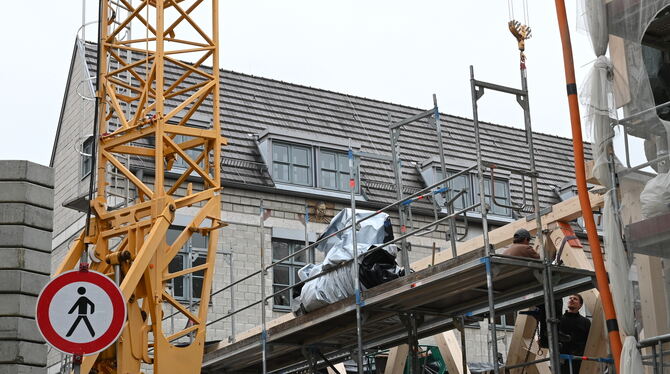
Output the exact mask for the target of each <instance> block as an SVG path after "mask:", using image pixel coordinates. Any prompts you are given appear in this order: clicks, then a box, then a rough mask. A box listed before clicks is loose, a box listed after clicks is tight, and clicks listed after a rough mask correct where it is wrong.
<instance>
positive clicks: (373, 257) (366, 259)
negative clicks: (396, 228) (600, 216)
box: [293, 209, 405, 315]
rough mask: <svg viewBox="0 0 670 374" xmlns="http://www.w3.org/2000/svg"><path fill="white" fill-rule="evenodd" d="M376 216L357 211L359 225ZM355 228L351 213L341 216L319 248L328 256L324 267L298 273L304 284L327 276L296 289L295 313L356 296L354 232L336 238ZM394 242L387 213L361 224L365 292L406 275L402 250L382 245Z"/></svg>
mask: <svg viewBox="0 0 670 374" xmlns="http://www.w3.org/2000/svg"><path fill="white" fill-rule="evenodd" d="M374 213H375V212H372V211H365V210H356V222H359V221H361V220H363V219H364V218H366V217H369V216H371V215H372V214H374ZM350 224H351V209H344V210H342V211H341V212H340V213H338V214H337V215H336V216H335V217H333V220H332V221H331V223H330V225H329V226H328V227H327V228H326V230H325V232H324V233H323V234H322V235H321V237H320V238H319V239H322V238H327V237H329V236H331V235H332V237H330V238H329V239H327V240H325V241H324V242H322V243H320V244H319V245H318V246H317V247H316V248H317V249H318V250H319V251H321V252H323V253H325V254H326V255H325V258H324V260H323V261H322V262H321V263H320V264H308V265H306V266H304V267H303V268H302V269H300V271H299V272H298V276H299V277H300V280H301V281H302V280H305V279H308V278H311V277H314V276H316V275H317V274H321V273H324V274H323V275H321V276H320V277H318V278H316V279H312V280H310V281H308V282H307V283H305V284H304V285H303V287H302V289H296V290H295V291H294V292H295V293H296V294H297V296H296V297H295V298H294V303H293V312H294V313H295V314H298V315H299V314H304V313H307V312H311V311H313V310H316V309H319V308H321V307H324V306H326V305H329V304H332V303H334V302H336V301H339V300H342V299H345V298H347V297H349V296H351V295H353V294H354V273H353V269H354V267H353V262H352V260H353V259H354V253H353V240H352V231H351V230H345V231H343V232H341V233H339V234H336V235H333V234H334V233H336V232H338V231H340V230H341V229H343V228H344V227H346V226H347V225H350ZM390 240H393V229H392V227H391V220H390V218H389V216H388V214H386V213H380V214H377V215H376V216H374V217H371V218H369V219H367V220H365V221H363V222H360V224H357V230H356V243H357V246H356V247H357V248H358V263H359V277H360V282H361V289H362V290H365V289H369V288H372V287H374V286H377V285H379V284H382V283H385V282H388V281H390V280H392V279H396V278H398V277H400V276H403V275H404V274H405V271H404V269H403V268H401V267H400V266H398V264H397V263H396V261H395V258H396V254H397V251H398V248H397V247H396V246H395V245H388V246H385V247H383V248H379V246H381V244H383V243H385V242H388V241H390Z"/></svg>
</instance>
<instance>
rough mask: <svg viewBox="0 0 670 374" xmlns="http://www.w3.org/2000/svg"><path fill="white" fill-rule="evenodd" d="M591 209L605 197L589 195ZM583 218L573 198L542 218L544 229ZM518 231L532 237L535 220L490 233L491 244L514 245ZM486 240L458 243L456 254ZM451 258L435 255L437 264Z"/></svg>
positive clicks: (416, 266)
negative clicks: (527, 233)
mask: <svg viewBox="0 0 670 374" xmlns="http://www.w3.org/2000/svg"><path fill="white" fill-rule="evenodd" d="M589 197H590V199H591V207H592V208H596V207H601V206H602V205H603V203H604V197H603V195H597V194H593V193H589ZM581 216H582V210H581V207H580V205H579V198H578V197H577V196H575V197H572V198H570V199H568V200H566V201H563V202H560V203H558V204H556V205H554V206H553V207H552V211H551V212H549V213H547V214H545V215H543V216H542V227H543V228H548V227H549V226H550V225H552V224H553V223H554V222H557V221H566V222H567V221H572V220H575V219H577V218H579V217H581ZM518 229H526V230H528V231H529V232H530V233H531V235H534V234H535V232H536V231H537V224H536V223H535V220H530V221H526V219H525V218H522V219H520V220H517V221H514V222H512V223H509V224H507V225H505V226H502V227H499V228H497V229H495V230H492V231H490V232H489V243H490V244H492V245H493V246H494V247H495V248H500V247H503V246H506V245H509V244H511V243H512V238H513V237H514V232H515V231H516V230H518ZM483 246H484V239H483V238H482V237H481V236H480V237H477V238H473V239H470V240H468V241H466V242H462V243H458V245H457V246H456V253H457V254H458V255H459V256H460V255H462V254H464V253H467V252H470V251H472V250H474V249H478V248H482V247H483ZM450 258H451V251H442V252H439V253H436V254H435V263H440V262H443V261H446V260H448V259H450ZM431 260H432V257H431V256H428V257H425V258H423V259H421V260H418V261H416V262H414V263H412V265H411V267H412V269H413V270H415V271H419V270H422V269H425V268H426V267H428V265H430V263H431Z"/></svg>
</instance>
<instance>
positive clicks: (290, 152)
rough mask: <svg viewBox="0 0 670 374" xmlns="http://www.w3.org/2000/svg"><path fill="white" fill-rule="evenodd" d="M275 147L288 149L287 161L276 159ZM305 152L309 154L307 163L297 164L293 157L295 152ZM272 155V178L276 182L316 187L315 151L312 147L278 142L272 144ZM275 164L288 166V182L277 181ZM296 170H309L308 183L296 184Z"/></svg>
mask: <svg viewBox="0 0 670 374" xmlns="http://www.w3.org/2000/svg"><path fill="white" fill-rule="evenodd" d="M275 147H286V148H287V151H286V161H280V160H277V159H276V158H275ZM298 149H301V150H305V151H306V153H307V162H306V164H304V165H303V164H297V163H295V162H294V161H293V156H294V152H295V150H298ZM271 152H272V153H271V154H272V178H273V179H274V180H275V182H280V183H287V184H292V185H297V186H305V187H314V156H313V153H314V151H313V149H312V147H310V146H306V145H302V144H295V143H290V142H284V141H278V142H272V144H271ZM275 164H279V165H282V166H286V167H287V168H288V179H287V180H279V179H277V178H278V176H277V174H278V173H277V172H276V171H275ZM305 165H306V166H305ZM295 168H306V169H307V182H306V183H301V182H296V181H295V178H294V172H295Z"/></svg>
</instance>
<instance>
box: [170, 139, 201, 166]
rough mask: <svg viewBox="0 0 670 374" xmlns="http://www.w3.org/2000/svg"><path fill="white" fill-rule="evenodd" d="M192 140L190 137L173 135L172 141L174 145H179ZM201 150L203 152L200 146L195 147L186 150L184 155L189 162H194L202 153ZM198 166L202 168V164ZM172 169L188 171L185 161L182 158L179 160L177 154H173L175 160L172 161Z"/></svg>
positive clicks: (179, 157)
mask: <svg viewBox="0 0 670 374" xmlns="http://www.w3.org/2000/svg"><path fill="white" fill-rule="evenodd" d="M192 139H193V138H192V137H188V136H185V135H175V137H174V139H173V140H174V142H175V143H177V144H180V143H183V142H185V141H188V140H192ZM203 150H204V148H203V147H202V146H197V147H193V148H190V149H187V150H186V151H184V152H185V153H186V155H187V156H188V157H189V158H190V159H191V160H193V161H194V162H195V160H196V159H197V158H198V156H200V153H202V151H203ZM200 166H202V162H200ZM173 167H177V168H182V169H188V168H189V165H188V164H187V163H186V161H184V159H183V158H181V156H179V154H178V153H175V160H174V164H173Z"/></svg>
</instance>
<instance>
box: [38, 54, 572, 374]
mask: <svg viewBox="0 0 670 374" xmlns="http://www.w3.org/2000/svg"><path fill="white" fill-rule="evenodd" d="M175 69H178V67H176V66H166V78H167V79H168V81H169V79H170V72H174V71H175ZM95 76H96V72H95V46H93V45H90V44H84V43H83V42H81V41H77V42H76V43H75V46H74V50H73V54H72V61H71V66H70V72H69V78H68V82H67V86H66V88H65V94H64V99H63V105H62V109H61V114H60V119H59V123H58V130H57V134H56V138H55V141H54V146H53V153H52V158H51V165H50V166H51V167H53V168H54V171H55V199H54V206H55V208H54V227H53V241H52V250H53V255H52V267H51V269H52V272H53V271H54V269H55V268H56V267H57V264H59V263H60V261H61V260H62V258H63V256H64V254H65V253H66V251H67V249H68V247H69V244H70V243H71V242H72V240H73V239H74V238H75V237H76V236H77V235H78V234H79V232H80V230H81V229H82V227H83V225H84V220H85V213H84V212H83V209H85V207H86V204H87V202H86V199H85V196H86V195H87V194H88V188H89V183H90V180H89V179H90V171H91V167H92V165H93V162H92V161H93V160H92V158H91V155H90V153H91V146H92V142H93V141H94V139H93V138H92V135H91V134H92V133H93V130H92V129H93V117H94V116H93V112H94V100H93V98H94V97H95V94H94V87H95ZM173 104H175V105H174V106H176V101H175V103H173ZM204 107H207V106H206V105H205V106H204ZM419 112H421V110H420V109H417V108H411V107H407V106H402V105H397V104H392V103H387V102H382V101H378V100H372V99H366V98H361V97H354V96H350V95H347V94H345V93H336V92H330V91H326V90H321V89H316V88H311V87H305V86H300V85H295V84H291V83H286V82H281V81H277V80H272V79H266V78H261V77H255V76H251V75H246V74H240V73H236V72H232V71H225V70H223V71H221V118H220V121H221V127H222V135H223V136H225V137H226V138H228V144H229V145H228V146H226V147H224V148H223V157H222V163H221V166H222V169H223V171H222V184H223V186H224V187H225V188H224V191H223V194H222V202H223V205H222V206H223V209H222V212H221V215H222V219H223V220H224V221H225V222H227V223H228V226H227V227H225V228H223V229H222V230H220V235H221V237H220V240H219V248H218V250H217V259H216V263H217V265H216V277H215V279H214V284H213V287H212V289H213V290H214V292H215V295H214V296H213V297H212V301H211V303H210V306H209V319H210V320H216V319H218V318H220V317H222V316H224V315H226V314H227V313H229V312H230V311H231V310H233V309H236V308H240V307H243V306H245V305H247V304H250V303H252V302H254V301H257V300H258V299H260V297H261V291H260V283H261V282H260V277H258V276H257V277H253V278H251V279H249V280H247V281H245V282H243V283H241V284H240V285H237V286H235V287H234V288H233V289H232V292H231V291H230V290H226V291H225V292H220V293H216V291H217V290H220V289H222V288H223V287H225V286H226V285H228V284H230V283H231V282H232V281H234V280H237V279H241V278H243V277H244V276H246V275H248V274H250V273H252V272H254V271H257V270H259V267H260V262H259V257H260V249H261V248H262V247H263V248H264V250H265V257H266V258H272V259H274V260H276V259H279V258H282V257H284V256H285V255H287V254H289V253H292V252H293V251H296V250H298V249H300V248H302V246H304V245H305V242H306V241H309V242H313V241H314V240H316V238H317V237H318V235H319V233H321V232H323V230H324V229H325V228H326V226H327V224H328V222H329V220H330V219H331V218H332V217H333V216H334V215H335V214H337V213H338V212H339V211H340V210H341V209H343V208H347V207H350V195H349V172H350V171H349V164H348V159H347V152H348V149H349V147H351V148H352V149H353V151H354V152H355V153H357V154H365V153H369V154H375V155H379V156H385V157H387V158H388V157H389V156H391V154H392V153H391V144H390V138H389V118H391V120H392V121H399V120H401V119H404V118H407V117H411V116H413V115H415V114H417V113H419ZM210 118H211V113H207V112H205V111H203V112H202V113H196V114H195V115H194V116H193V117H192V119H191V121H189V124H188V125H189V126H193V127H202V128H206V127H207V126H209V125H210V123H211V119H210ZM440 118H441V126H442V128H443V133H444V139H443V141H444V149H443V151H444V154H445V159H446V168H447V170H445V171H446V174H447V175H450V174H454V173H456V172H458V171H460V170H463V169H465V168H467V167H469V166H472V165H474V163H475V162H476V157H475V144H474V135H473V131H474V128H473V124H472V121H471V120H469V119H467V118H461V117H455V116H449V115H444V114H441V116H440ZM480 128H481V133H482V134H481V136H482V150H483V157H484V159H485V160H487V161H489V162H491V163H495V164H498V165H502V166H506V167H511V168H520V169H528V168H529V164H528V147H527V145H526V143H525V132H524V130H522V129H519V128H514V127H507V126H501V125H496V124H492V123H480ZM534 142H535V147H536V149H535V156H536V163H537V169H538V171H539V174H540V177H539V185H540V189H539V195H540V201H541V206H543V207H547V206H550V205H553V204H555V203H557V202H559V201H560V200H561V197H563V198H564V197H565V195H566V194H569V192H570V190H569V188H568V189H565V187H566V186H569V185H570V184H571V183H572V180H573V175H574V171H573V166H572V165H573V160H572V145H571V141H570V139H567V138H561V137H557V136H551V135H546V134H541V133H534ZM398 144H399V153H398V155H399V157H400V159H401V161H402V163H401V165H402V166H401V178H402V195H403V196H408V195H410V194H412V193H415V192H417V191H419V190H421V189H422V188H424V187H425V186H426V185H430V184H433V183H434V182H436V181H438V180H439V179H440V178H441V176H442V175H445V171H443V170H441V166H440V162H438V160H439V154H440V150H439V147H438V141H437V135H436V131H435V124H434V123H432V122H431V121H428V120H421V121H417V122H415V123H412V124H409V125H407V126H405V127H403V129H402V130H401V135H400V138H399V140H398ZM126 162H127V164H126V165H128V166H129V167H130V169H131V170H132V171H133V172H134V173H135V175H136V176H137V177H138V178H140V179H142V180H143V181H146V182H147V183H151V181H152V180H153V169H152V167H151V165H150V164H148V163H145V162H143V160H142V159H141V158H140V157H137V158H128V159H127V160H126ZM357 164H358V165H359V166H358V167H357V168H356V170H355V171H354V174H355V178H356V181H357V183H356V185H357V190H356V191H355V198H356V204H357V207H358V208H360V209H369V210H377V209H380V208H382V207H384V206H386V205H387V204H389V203H391V202H393V201H396V200H397V199H398V196H399V195H398V188H397V185H398V184H397V183H396V179H395V176H394V168H393V164H392V163H391V162H388V163H385V162H382V161H378V160H371V159H368V158H366V157H360V159H357ZM185 169H186V165H185V164H184V163H183V162H182V161H181V160H180V159H179V158H177V159H176V160H175V163H174V165H173V167H172V169H171V170H170V171H168V172H167V178H177V177H178V176H179V175H180V174H181V172H182V171H184V170H185ZM109 175H110V177H109V180H108V181H107V183H108V186H109V196H108V206H110V207H114V206H123V205H124V204H127V203H129V202H132V201H133V200H134V199H135V198H136V197H137V194H136V191H134V189H133V188H132V185H131V184H129V183H127V181H126V180H125V179H123V178H121V177H118V176H116V175H115V173H114V170H110V173H109ZM487 178H488V180H490V179H491V178H493V180H494V183H493V186H494V188H493V190H486V191H485V195H486V197H487V200H488V201H487V202H488V203H489V204H490V205H491V211H490V214H489V216H488V219H489V223H490V224H491V225H492V228H495V227H498V226H501V225H504V224H506V223H509V222H512V221H513V220H516V219H518V218H521V216H523V215H524V214H527V211H526V213H524V212H525V210H524V209H520V210H518V211H517V210H512V209H509V208H507V207H505V206H503V205H509V204H515V205H519V206H520V205H523V204H527V205H532V204H531V200H530V199H531V190H530V181H529V180H525V181H524V180H523V179H522V178H521V177H519V176H518V175H517V174H514V173H510V172H505V171H496V173H495V175H493V176H492V177H491V176H488V177H487ZM475 182H476V175H475V174H474V173H472V172H468V173H465V174H463V175H460V176H458V177H456V178H454V179H452V180H451V181H450V182H449V185H448V187H449V192H448V193H447V197H454V196H455V194H457V193H459V192H461V191H462V192H461V193H460V195H459V196H458V197H457V198H456V199H455V201H454V208H455V209H457V210H458V209H463V208H465V207H468V206H470V205H472V204H475V203H477V202H478V201H479V192H478V185H477V183H475ZM191 183H192V185H193V188H194V190H197V188H198V183H199V182H198V179H197V178H195V177H194V178H193V179H192V180H191ZM561 191H563V196H561ZM566 191H567V192H566ZM499 204H503V205H499ZM261 205H262V206H263V207H264V208H265V209H269V210H270V216H269V217H268V218H267V219H266V220H265V221H264V222H263V229H262V230H261V224H260V211H261ZM389 214H390V215H391V221H392V223H393V226H394V233H395V234H396V235H399V233H400V228H399V225H398V224H399V220H398V219H399V217H398V210H397V208H394V209H391V210H390V211H389ZM435 214H437V215H438V216H444V215H445V214H446V210H445V209H444V207H440V206H436V205H434V204H433V203H432V202H430V201H429V202H418V203H416V204H412V214H411V219H410V220H409V222H408V226H410V228H418V227H421V226H423V225H425V224H427V223H429V222H432V221H433V220H434V219H435ZM192 215H193V212H192V211H189V209H180V210H179V211H178V212H177V215H176V218H175V221H174V222H173V227H174V230H177V229H178V228H179V227H183V226H184V225H186V224H187V223H188V222H189V221H190V219H189V217H191V216H192ZM306 218H307V219H306ZM480 222H481V216H480V215H479V213H477V212H468V213H466V215H465V217H461V218H460V219H458V220H457V224H456V233H457V240H465V239H468V238H472V237H475V236H478V235H481V223H480ZM449 231H450V230H449V227H448V225H447V224H440V225H439V226H437V228H436V230H434V231H431V232H427V233H425V234H424V235H421V236H414V237H412V238H411V239H410V240H409V242H410V244H411V251H410V252H409V258H410V260H411V261H415V260H417V259H420V258H423V257H426V256H429V255H431V253H432V251H433V250H437V251H443V250H450V247H449V240H448V233H449ZM170 240H174V238H172V237H171V234H170V233H168V237H167V238H166V241H167V242H168V243H170ZM261 241H262V242H261ZM206 247H207V243H206V241H205V239H204V238H203V237H199V236H198V235H194V236H193V237H192V238H191V239H190V240H189V242H188V243H187V244H186V245H185V246H184V248H183V249H182V251H181V252H180V253H179V255H178V256H177V257H175V259H174V260H173V261H172V263H171V264H170V271H171V272H173V271H177V270H179V269H180V268H182V267H188V266H192V265H194V264H197V263H198V261H202V259H203V257H202V256H204V253H205V252H204V249H205V248H206ZM434 248H435V249H434ZM323 255H324V254H323V253H318V252H316V253H313V254H310V253H307V254H306V255H305V256H296V257H294V258H293V259H292V260H291V261H290V262H288V263H283V264H281V265H279V266H277V267H276V268H275V270H273V271H272V272H270V273H269V274H267V276H266V282H265V284H266V290H265V294H266V295H269V294H271V293H273V292H275V291H277V290H280V289H282V288H283V287H285V286H287V285H290V284H292V283H294V282H295V281H296V278H297V275H296V273H297V269H299V268H300V267H302V266H304V265H305V264H306V263H308V262H309V261H310V260H316V261H318V260H319V259H320V258H322V256H323ZM201 285H202V282H201V279H199V278H198V275H197V273H194V274H192V275H188V276H184V277H180V278H176V279H174V280H173V281H172V283H171V284H168V285H166V286H167V287H169V289H170V292H172V295H174V296H175V297H176V298H177V299H179V300H180V301H182V302H183V303H184V305H192V304H193V303H197V302H198V300H197V299H195V298H194V297H193V296H192V295H193V294H197V292H194V291H197V290H198V289H199V288H198V287H201ZM290 303H291V297H290V295H288V294H281V295H278V296H276V297H274V299H273V300H272V302H271V303H268V305H266V309H267V314H268V319H272V318H278V317H281V316H282V315H284V314H285V313H288V312H289V311H290ZM511 319H513V316H508V317H507V320H506V321H505V319H504V318H503V319H502V320H500V321H499V322H500V323H501V325H502V326H501V328H502V329H507V327H509V330H511V327H513V324H514V322H513V320H511ZM510 320H511V321H510ZM505 322H506V324H505ZM184 323H185V321H184V320H181V319H178V318H167V319H166V320H165V321H164V324H165V326H166V328H167V331H169V329H170V327H171V326H172V327H174V326H176V325H178V324H184ZM259 324H260V309H259V307H258V306H256V307H252V308H250V309H247V310H245V311H243V312H240V313H238V314H236V315H235V316H234V318H227V319H225V320H222V321H219V322H217V323H214V324H212V325H211V326H210V328H209V330H208V337H207V340H210V341H214V340H227V339H229V338H231V336H233V335H235V334H239V333H241V332H244V331H245V330H248V329H251V328H253V327H256V326H258V325H259ZM467 330H468V332H467V336H468V337H469V338H468V339H467V350H468V361H479V362H481V361H488V360H489V357H488V351H489V350H488V348H487V345H488V344H490V342H488V341H487V334H486V331H485V330H484V329H482V328H481V327H480V326H479V325H476V324H475V325H472V326H470V328H468V329H467ZM500 335H502V336H503V337H505V338H507V335H506V334H500ZM505 344H506V340H501V341H500V342H498V345H499V347H500V351H502V352H504V351H505V349H504V348H505ZM60 359H61V357H60V356H59V355H58V354H56V353H55V352H54V353H52V354H51V355H50V357H49V364H50V365H51V369H50V372H52V373H53V372H57V370H58V368H59V367H60V366H59V365H60V364H59V363H58V362H59V360H60Z"/></svg>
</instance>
